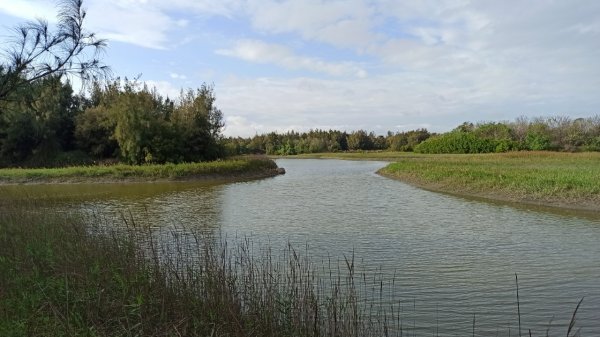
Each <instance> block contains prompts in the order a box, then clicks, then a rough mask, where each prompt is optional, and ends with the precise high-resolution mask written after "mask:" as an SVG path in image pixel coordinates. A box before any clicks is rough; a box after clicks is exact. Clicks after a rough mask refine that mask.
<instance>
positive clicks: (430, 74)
mask: <svg viewBox="0 0 600 337" xmlns="http://www.w3.org/2000/svg"><path fill="white" fill-rule="evenodd" d="M55 5H56V3H55V1H53V0H0V41H1V40H2V39H4V38H6V37H7V36H9V35H10V32H9V29H10V28H11V27H13V26H14V25H15V24H17V23H19V22H22V21H24V20H28V19H34V18H37V17H43V18H46V19H48V20H49V21H50V22H52V20H54V15H55V13H56V7H55ZM84 6H85V7H86V8H87V10H88V18H87V19H88V22H87V27H88V29H89V30H91V31H94V32H97V33H98V35H99V36H100V37H104V38H106V39H108V40H109V48H108V49H107V50H106V55H105V58H104V61H105V63H107V64H108V65H110V66H111V67H112V70H113V72H114V74H115V75H119V76H121V77H125V76H127V77H129V78H133V77H136V76H137V75H139V74H141V75H142V77H141V80H143V81H145V82H147V83H148V84H150V85H154V86H156V87H157V88H158V90H159V91H161V92H162V93H163V94H165V95H169V96H171V97H173V96H177V95H178V92H179V90H180V88H188V87H191V88H195V87H198V86H200V85H201V84H202V83H203V82H208V83H214V85H215V92H216V96H217V105H218V106H219V108H221V110H222V111H223V113H224V114H225V118H226V128H225V134H226V135H234V136H238V135H239V136H251V135H254V134H255V133H264V132H269V131H286V130H291V129H294V130H298V131H301V130H308V129H311V128H321V129H329V128H334V129H341V130H347V131H351V130H356V129H366V130H369V131H375V132H377V133H379V134H382V133H385V132H386V131H388V130H391V131H398V130H409V129H415V128H420V127H426V128H428V129H429V130H432V131H447V130H450V129H452V128H454V127H455V126H456V125H458V124H460V123H462V122H464V121H473V122H478V121H501V120H511V119H514V118H516V117H518V116H529V117H535V116H548V115H563V116H571V117H574V118H575V117H586V116H592V115H596V114H599V113H600V109H598V108H599V106H600V1H594V0H590V1H582V0H555V1H551V0H547V1H544V0H538V1H527V2H525V1H516V0H515V1H512V0H509V1H469V0H454V1H449V0H440V1H427V0H424V1H400V0H343V1H331V0H219V1H215V0H170V1H164V0H84Z"/></svg>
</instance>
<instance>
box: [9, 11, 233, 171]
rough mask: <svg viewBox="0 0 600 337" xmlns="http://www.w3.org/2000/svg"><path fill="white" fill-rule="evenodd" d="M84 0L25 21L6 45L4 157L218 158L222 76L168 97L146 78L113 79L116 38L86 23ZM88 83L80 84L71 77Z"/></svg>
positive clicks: (37, 160) (59, 161) (48, 161)
mask: <svg viewBox="0 0 600 337" xmlns="http://www.w3.org/2000/svg"><path fill="white" fill-rule="evenodd" d="M85 18H86V12H85V10H84V9H83V1H82V0H60V1H58V24H57V25H56V27H51V26H50V25H49V24H48V23H47V22H46V21H44V20H37V21H32V22H26V23H24V24H21V25H19V26H17V27H15V29H14V31H13V35H14V36H13V37H11V38H9V39H8V40H7V43H3V45H2V47H0V167H10V166H28V167H35V166H64V165H75V164H89V163H93V162H96V161H99V160H100V161H108V162H111V161H117V160H118V161H123V162H126V163H130V164H142V163H166V162H172V163H178V162H193V161H204V160H214V159H217V158H220V157H222V156H223V155H224V151H223V147H222V144H221V137H222V136H221V131H222V129H223V125H224V124H223V114H222V113H221V111H220V110H219V109H218V108H217V107H216V105H215V94H214V89H213V87H212V86H210V85H207V84H203V85H202V86H201V87H200V88H198V89H196V90H192V89H188V90H186V91H182V92H181V94H180V97H179V98H178V99H176V100H172V99H170V98H168V97H167V98H164V97H162V96H161V95H159V94H158V93H157V91H156V90H155V89H151V88H148V87H147V86H146V85H144V84H142V83H139V82H138V81H137V80H133V81H130V80H127V79H125V80H121V79H118V78H117V79H116V80H115V79H112V78H113V77H112V74H111V72H110V68H109V67H108V66H106V65H104V64H103V63H102V61H101V55H102V52H103V49H104V47H105V46H106V41H104V40H102V39H98V38H96V36H95V34H94V33H90V32H88V31H86V30H85V29H84V22H85ZM70 76H71V77H77V78H79V79H80V80H81V81H82V82H83V83H84V84H86V85H87V88H88V90H87V92H85V93H80V94H76V93H75V92H74V90H73V88H72V86H71V84H70V82H69V78H70Z"/></svg>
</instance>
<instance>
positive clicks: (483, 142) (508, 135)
mask: <svg viewBox="0 0 600 337" xmlns="http://www.w3.org/2000/svg"><path fill="white" fill-rule="evenodd" d="M223 143H224V147H225V149H226V151H227V153H228V154H230V155H232V154H250V153H264V154H268V155H294V154H302V153H320V152H338V151H370V150H380V151H384V150H385V151H414V152H419V153H490V152H507V151H524V150H533V151H570V152H573V151H600V116H594V117H590V118H577V119H572V118H569V117H560V116H559V117H538V118H533V119H528V118H526V117H520V118H518V119H516V120H515V121H512V122H485V123H477V124H473V123H470V122H465V123H463V124H461V125H459V126H458V127H456V128H455V129H454V130H452V131H450V132H447V133H442V134H435V133H431V132H429V131H427V130H426V129H418V130H413V131H405V132H391V131H388V133H387V134H386V135H376V134H375V133H374V132H367V131H364V130H358V131H353V132H345V131H337V130H328V131H324V130H311V131H308V132H303V133H299V132H293V131H291V132H287V133H275V132H272V133H268V134H264V135H256V136H254V137H250V138H240V137H230V138H227V139H224V140H223Z"/></svg>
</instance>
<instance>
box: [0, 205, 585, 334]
mask: <svg viewBox="0 0 600 337" xmlns="http://www.w3.org/2000/svg"><path fill="white" fill-rule="evenodd" d="M357 270H358V269H357V267H356V264H355V258H354V256H347V257H344V258H343V259H342V260H341V261H339V262H337V261H336V260H329V261H325V262H324V263H323V264H320V265H319V264H315V263H314V262H312V261H311V258H310V255H309V252H308V250H302V251H298V250H296V249H294V248H293V247H291V246H290V245H288V246H287V248H286V249H284V250H283V251H281V252H280V251H277V252H274V251H272V250H271V249H270V248H269V247H268V246H260V245H254V243H253V242H252V241H251V240H248V239H241V240H233V241H231V240H224V239H223V238H220V237H215V236H211V235H207V234H202V233H201V232H194V231H189V230H187V231H182V230H178V229H176V228H172V229H170V230H156V229H151V228H146V227H144V226H142V225H141V224H136V223H135V222H132V221H131V220H129V219H127V218H126V217H124V218H123V224H121V226H120V227H113V224H110V223H106V222H105V220H103V219H102V218H101V217H98V218H97V219H95V221H94V224H93V225H88V224H84V222H83V221H82V219H81V218H80V217H78V216H76V215H66V214H48V213H45V214H40V213H36V212H35V209H31V208H28V207H22V206H19V205H13V206H12V207H8V208H5V209H3V210H2V213H0V335H2V336H74V335H77V336H79V335H82V336H332V337H338V336H339V337H342V336H344V337H346V336H409V335H415V334H416V332H415V331H414V330H411V326H410V324H406V322H403V318H402V315H401V308H400V303H393V302H392V301H391V298H390V297H391V296H390V293H391V292H393V290H394V289H393V288H394V281H393V280H386V279H384V278H383V277H382V276H379V275H373V274H369V275H367V274H365V273H358V272H357ZM572 322H573V323H574V322H575V314H574V315H573V320H572ZM569 329H570V330H572V329H574V327H573V328H571V327H570V328H569ZM435 330H436V329H435V324H432V327H431V331H432V332H433V331H435ZM473 330H475V321H474V324H473ZM572 331H576V330H572ZM468 332H469V333H470V331H468ZM466 333H467V331H466ZM508 333H510V332H508V331H507V334H508Z"/></svg>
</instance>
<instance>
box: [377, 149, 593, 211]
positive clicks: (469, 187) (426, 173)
mask: <svg viewBox="0 0 600 337" xmlns="http://www.w3.org/2000/svg"><path fill="white" fill-rule="evenodd" d="M398 159H399V160H398V161H397V162H395V163H392V164H389V165H388V166H387V167H385V168H384V169H382V170H380V173H381V174H383V175H385V176H388V177H392V178H396V179H399V180H402V181H405V182H408V183H411V184H414V185H416V186H420V187H424V188H427V189H430V190H435V191H441V192H449V193H457V194H465V195H473V196H479V197H484V198H490V199H499V200H507V201H518V202H528V203H536V204H542V205H551V206H560V207H566V208H574V209H578V208H579V209H589V210H596V211H600V153H558V152H512V153H502V154H478V155H407V156H405V157H401V158H398Z"/></svg>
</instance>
